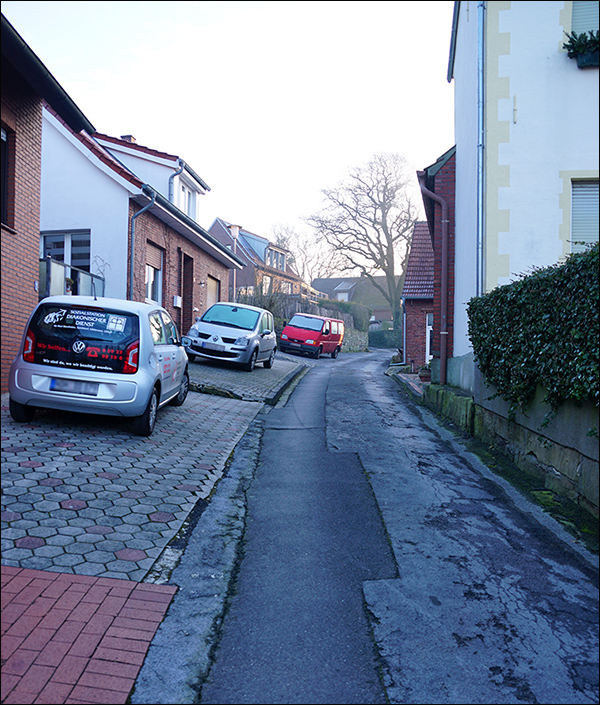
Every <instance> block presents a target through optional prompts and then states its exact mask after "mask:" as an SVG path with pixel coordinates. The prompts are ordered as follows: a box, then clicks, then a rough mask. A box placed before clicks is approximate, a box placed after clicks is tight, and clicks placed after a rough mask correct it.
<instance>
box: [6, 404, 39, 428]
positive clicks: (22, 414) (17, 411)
mask: <svg viewBox="0 0 600 705" xmlns="http://www.w3.org/2000/svg"><path fill="white" fill-rule="evenodd" d="M8 405H9V409H10V415H11V416H12V418H13V420H14V421H18V422H19V423H27V422H28V421H31V419H33V417H34V416H35V407H33V406H26V405H25V404H19V402H18V401H13V400H12V399H9V402H8Z"/></svg>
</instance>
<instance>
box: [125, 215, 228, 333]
mask: <svg viewBox="0 0 600 705" xmlns="http://www.w3.org/2000/svg"><path fill="white" fill-rule="evenodd" d="M138 210H140V208H139V207H138V206H137V205H136V204H133V203H131V204H130V207H129V218H130V220H131V216H132V215H133V214H134V213H136V212H137V211H138ZM147 242H151V243H152V244H153V245H155V246H156V247H159V248H160V249H161V250H162V251H163V286H162V291H163V300H162V301H161V302H160V303H161V304H162V305H163V306H164V307H165V308H166V309H167V311H168V312H169V313H170V314H171V315H172V316H173V320H174V321H175V322H176V323H177V325H178V327H179V332H180V333H182V334H185V333H187V327H188V324H189V322H190V321H193V320H194V317H195V316H197V315H201V314H202V313H204V311H205V310H206V309H207V289H208V287H207V284H206V282H207V278H208V276H209V275H210V276H211V277H213V278H214V279H217V280H218V281H220V282H221V287H220V289H221V300H225V298H226V297H227V288H228V287H227V282H228V279H229V269H228V268H227V267H226V266H225V265H223V264H221V263H220V262H217V260H215V259H213V258H212V257H210V256H209V255H208V254H206V252H204V251H203V250H201V249H200V248H199V247H197V246H196V245H194V244H193V243H191V242H190V241H189V240H188V239H186V238H185V237H183V236H182V235H180V234H179V233H178V232H177V231H175V230H173V229H172V228H169V227H168V226H167V225H166V224H165V223H163V222H161V221H160V220H158V218H156V217H155V216H153V215H152V214H151V213H148V212H146V213H142V215H140V216H139V218H136V220H135V253H134V255H135V265H134V276H133V281H134V286H133V298H134V299H135V300H136V301H144V300H145V298H146V243H147ZM185 255H187V256H188V257H189V258H190V259H191V260H192V261H191V263H190V262H188V265H187V266H188V267H189V270H190V271H189V273H188V276H189V277H190V279H191V282H192V286H191V290H192V292H191V297H186V299H185V300H184V302H183V305H184V306H186V307H188V308H186V312H185V314H184V312H183V309H179V308H175V307H174V306H173V297H174V296H183V294H184V290H183V282H184V271H183V262H184V256H185ZM194 308H197V309H198V313H193V309H194ZM184 324H185V325H184ZM184 328H186V330H184Z"/></svg>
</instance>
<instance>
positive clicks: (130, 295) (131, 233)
mask: <svg viewBox="0 0 600 705" xmlns="http://www.w3.org/2000/svg"><path fill="white" fill-rule="evenodd" d="M142 189H143V190H144V191H145V193H146V194H148V193H151V194H152V200H151V201H150V203H147V204H146V205H145V206H144V207H143V208H142V209H141V210H139V211H138V212H137V213H134V214H133V215H132V216H131V225H130V228H129V250H130V260H129V293H128V295H127V298H128V299H129V301H133V270H134V266H133V264H134V260H135V258H134V256H133V255H134V253H135V221H136V219H137V217H138V216H140V215H142V213H145V212H146V211H147V210H148V209H149V208H152V206H153V205H154V201H155V199H156V191H154V190H152V189H151V188H150V187H149V186H148V184H144V185H143V186H142Z"/></svg>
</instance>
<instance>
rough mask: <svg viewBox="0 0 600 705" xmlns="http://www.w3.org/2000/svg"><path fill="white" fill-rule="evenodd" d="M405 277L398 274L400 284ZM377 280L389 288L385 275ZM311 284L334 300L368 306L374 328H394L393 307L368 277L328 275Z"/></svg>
mask: <svg viewBox="0 0 600 705" xmlns="http://www.w3.org/2000/svg"><path fill="white" fill-rule="evenodd" d="M403 277H404V273H402V274H398V275H396V282H397V283H398V282H399V283H400V286H402V279H403ZM375 281H376V282H377V284H378V285H379V286H381V287H382V288H383V289H384V290H387V280H386V278H385V277H375ZM311 284H312V286H313V288H315V289H316V290H317V291H320V292H322V293H323V294H325V296H326V297H327V298H328V299H331V300H332V301H350V302H352V303H355V304H360V305H361V306H365V307H366V308H368V309H369V310H370V311H371V321H372V325H371V328H372V329H373V330H377V329H379V328H381V327H382V324H383V325H384V327H387V328H390V329H391V328H392V326H393V319H392V309H391V307H390V304H389V301H388V300H387V299H386V298H385V296H384V295H383V294H382V293H381V291H379V289H377V287H376V286H375V285H374V284H373V282H372V281H371V280H370V279H369V278H368V277H365V276H362V277H327V278H322V279H313V281H312V282H311Z"/></svg>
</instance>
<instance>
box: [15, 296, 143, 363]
mask: <svg viewBox="0 0 600 705" xmlns="http://www.w3.org/2000/svg"><path fill="white" fill-rule="evenodd" d="M29 334H33V337H34V341H33V362H35V363H37V364H41V365H52V366H53V367H56V368H59V369H86V370H93V371H97V372H122V371H123V364H124V361H125V351H126V350H127V348H128V346H129V345H131V344H132V343H134V342H135V341H136V340H139V336H140V333H139V320H138V317H137V315H136V314H134V313H128V312H123V311H112V310H106V309H103V308H100V307H98V308H96V307H85V306H69V305H66V306H65V305H60V306H59V305H57V304H42V305H41V306H40V307H39V308H38V309H37V311H36V312H35V314H34V316H33V318H32V320H31V323H30V325H29Z"/></svg>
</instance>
